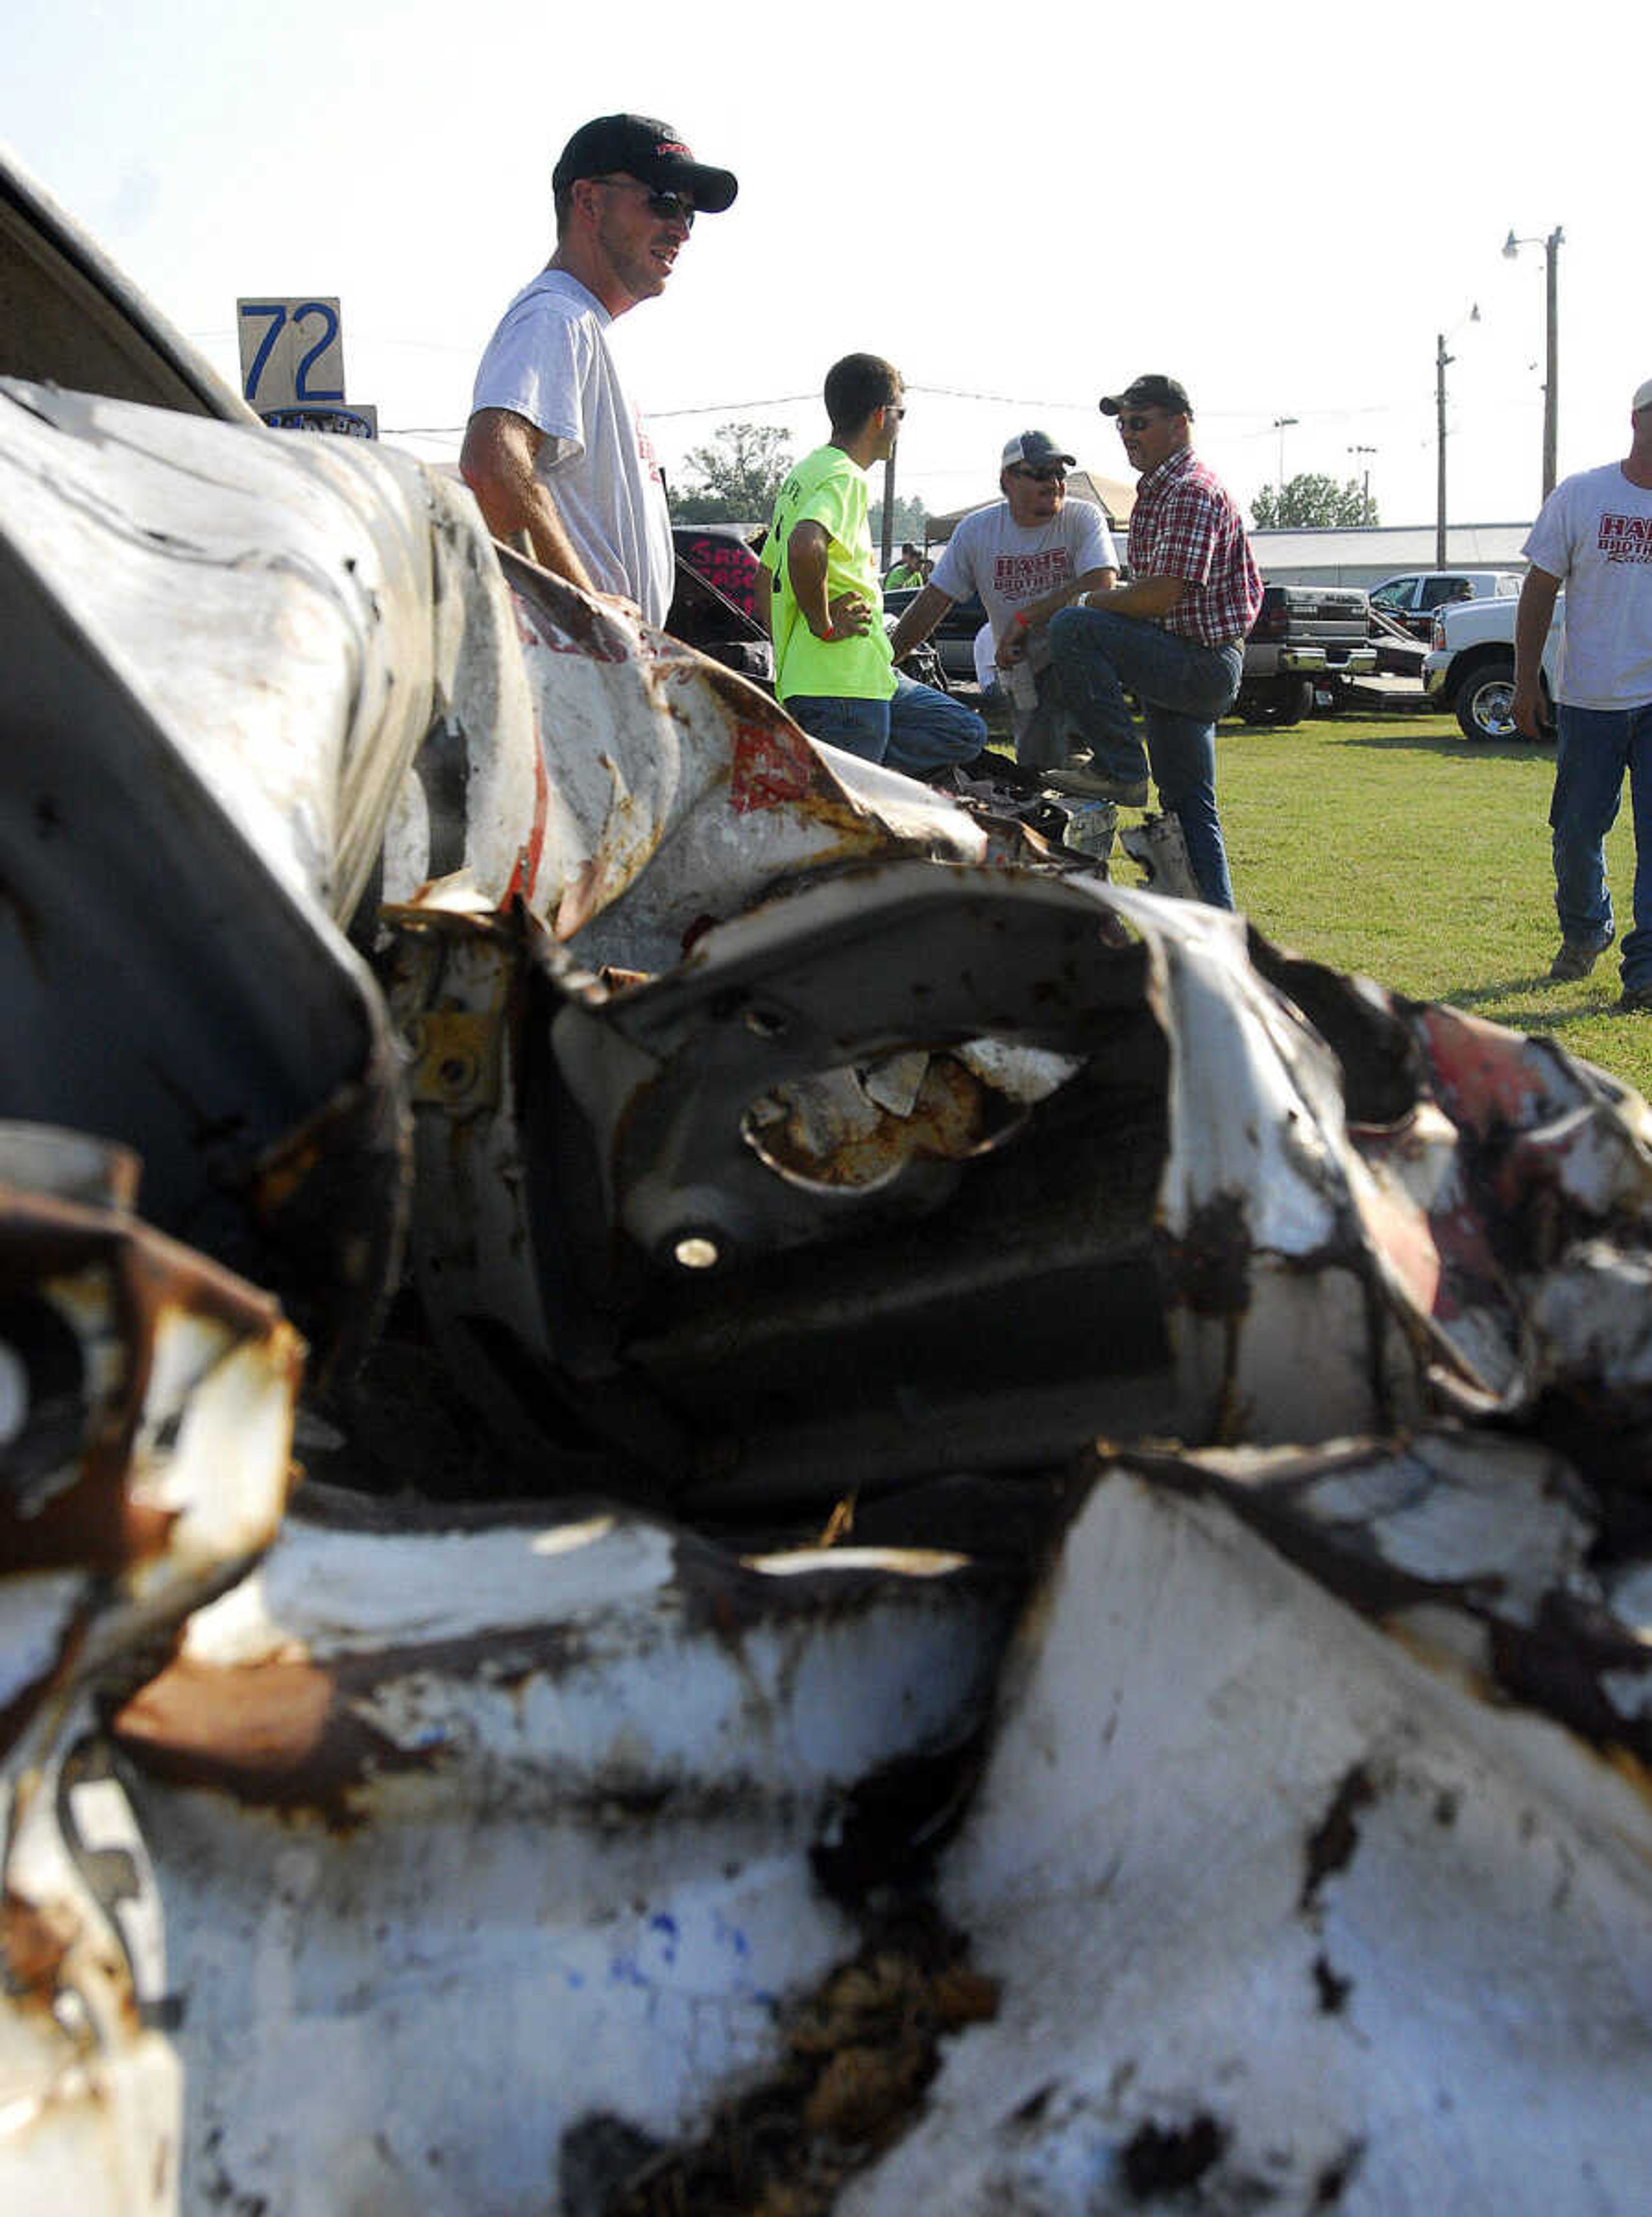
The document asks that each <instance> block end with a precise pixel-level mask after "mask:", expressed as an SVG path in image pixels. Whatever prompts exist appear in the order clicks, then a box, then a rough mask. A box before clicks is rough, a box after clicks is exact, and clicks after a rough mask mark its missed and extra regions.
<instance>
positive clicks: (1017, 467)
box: [1010, 462, 1067, 485]
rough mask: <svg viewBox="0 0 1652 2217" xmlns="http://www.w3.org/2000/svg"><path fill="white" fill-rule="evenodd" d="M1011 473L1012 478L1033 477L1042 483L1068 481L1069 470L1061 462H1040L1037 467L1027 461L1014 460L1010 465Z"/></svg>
mask: <svg viewBox="0 0 1652 2217" xmlns="http://www.w3.org/2000/svg"><path fill="white" fill-rule="evenodd" d="M1010 475H1011V476H1012V478H1033V479H1036V480H1037V482H1038V483H1039V484H1040V485H1065V484H1066V483H1067V472H1066V471H1065V470H1064V469H1063V468H1062V466H1061V463H1060V462H1040V463H1039V464H1038V465H1037V466H1036V468H1032V467H1029V466H1028V465H1027V464H1026V463H1025V462H1012V464H1011V465H1010Z"/></svg>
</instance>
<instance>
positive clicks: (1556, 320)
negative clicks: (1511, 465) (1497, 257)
mask: <svg viewBox="0 0 1652 2217" xmlns="http://www.w3.org/2000/svg"><path fill="white" fill-rule="evenodd" d="M1565 242H1566V234H1565V232H1563V231H1562V229H1561V227H1560V225H1558V224H1556V225H1555V227H1554V229H1553V230H1552V231H1551V232H1550V234H1549V236H1548V238H1516V237H1515V236H1514V233H1513V232H1512V231H1511V232H1510V233H1509V235H1508V237H1507V238H1506V239H1505V240H1504V241H1503V259H1504V261H1505V262H1513V261H1514V260H1515V259H1516V258H1517V257H1518V256H1519V251H1520V249H1521V248H1522V247H1523V246H1540V247H1542V249H1543V250H1544V254H1545V255H1546V256H1547V257H1548V262H1549V271H1548V276H1549V283H1548V323H1547V334H1548V342H1549V343H1548V347H1547V349H1546V355H1545V364H1544V380H1543V497H1544V499H1545V500H1547V499H1548V497H1549V496H1550V493H1551V492H1553V491H1554V490H1555V448H1556V433H1557V431H1558V429H1559V425H1560V272H1559V269H1558V267H1557V265H1556V257H1557V256H1558V255H1559V253H1560V250H1561V248H1562V246H1563V245H1564V244H1565Z"/></svg>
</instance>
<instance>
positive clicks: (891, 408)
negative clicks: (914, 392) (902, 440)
mask: <svg viewBox="0 0 1652 2217" xmlns="http://www.w3.org/2000/svg"><path fill="white" fill-rule="evenodd" d="M883 413H884V414H885V415H886V416H893V417H894V419H895V421H896V423H899V422H900V419H901V417H903V416H904V415H905V414H906V404H905V402H904V401H900V400H886V401H885V402H884V404H883Z"/></svg>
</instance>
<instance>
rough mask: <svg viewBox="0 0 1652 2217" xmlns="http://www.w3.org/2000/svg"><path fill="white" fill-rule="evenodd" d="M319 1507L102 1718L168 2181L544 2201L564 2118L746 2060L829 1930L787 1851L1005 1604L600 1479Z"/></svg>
mask: <svg viewBox="0 0 1652 2217" xmlns="http://www.w3.org/2000/svg"><path fill="white" fill-rule="evenodd" d="M308 1498H309V1497H306V1499H308ZM321 1506H322V1509H323V1510H324V1511H325V1521H323V1522H319V1523H317V1522H313V1521H312V1516H313V1515H314V1513H315V1512H314V1510H313V1509H312V1510H311V1512H310V1513H308V1514H306V1508H305V1505H304V1503H303V1502H301V1503H300V1506H299V1508H298V1510H296V1512H295V1513H294V1516H291V1517H290V1518H289V1519H288V1523H287V1526H286V1528H285V1529H284V1531H283V1534H282V1538H281V1540H280V1541H279V1542H278V1544H277V1545H276V1546H275V1548H274V1549H272V1551H271V1552H270V1553H269V1556H268V1557H267V1558H266V1559H265V1561H264V1563H263V1565H262V1567H261V1569H260V1570H259V1571H258V1572H257V1573H256V1574H255V1575H254V1576H253V1577H252V1578H250V1579H249V1580H248V1581H247V1582H246V1583H245V1584H244V1585H242V1586H240V1587H238V1588H237V1589H235V1590H232V1592H230V1593H228V1594H226V1596H224V1598H223V1599H222V1600H220V1602H218V1603H215V1604H214V1605H213V1607H211V1608H210V1609H204V1610H202V1611H201V1612H199V1613H197V1615H195V1617H194V1618H193V1619H192V1620H191V1622H190V1624H189V1629H188V1633H187V1634H186V1637H185V1639H184V1640H183V1643H182V1646H181V1649H180V1652H179V1655H178V1658H177V1659H176V1662H175V1663H174V1664H172V1665H171V1666H170V1668H169V1669H168V1670H166V1671H164V1673H163V1674H162V1675H161V1676H160V1677H158V1678H157V1679H155V1680H154V1681H153V1682H152V1683H151V1684H150V1685H148V1686H147V1687H146V1688H145V1689H143V1691H142V1692H141V1693H140V1694H139V1695H137V1697H136V1698H135V1699H134V1700H133V1701H132V1702H130V1703H129V1704H128V1705H127V1708H126V1709H125V1710H124V1711H123V1712H122V1714H121V1717H120V1719H119V1720H118V1725H117V1730H118V1732H119V1734H120V1736H121V1741H122V1743H123V1745H124V1746H125V1748H126V1750H127V1754H128V1756H129V1757H131V1758H132V1759H133V1769H132V1771H131V1778H132V1790H133V1796H134V1800H135V1806H136V1807H137V1809H138V1812H139V1819H140V1821H141V1824H142V1826H143V1830H144V1834H145V1838H146V1839H147V1840H148V1842H149V1843H150V1848H151V1852H152V1855H153V1856H154V1859H155V1865H156V1870H157V1874H158V1884H159V1888H160V1894H161V1899H162V1903H163V1905H164V1913H165V1918H166V1924H167V1931H168V1948H169V1965H170V1975H171V1977H172V1979H173V1980H174V1982H175V1985H176V1991H177V1992H179V1993H180V1994H181V1995H182V1996H183V1997H184V1998H185V2002H186V2006H185V2008H184V2010H183V2016H182V2021H181V2022H180V2024H179V2026H178V2029H177V2030H176V2035H175V2040H176V2046H177V2048H178V2052H179V2053H180V2056H181V2057H182V2059H183V2064H184V2068H185V2110H186V2123H185V2137H186V2142H187V2153H186V2158H185V2168H184V2181H185V2183H184V2198H185V2204H186V2206H187V2207H190V2208H207V2207H211V2206H213V2205H214V2204H215V2203H216V2202H219V2201H226V2200H229V2199H232V2198H249V2199H253V2200H262V2201H263V2202H264V2204H265V2206H267V2207H269V2208H272V2209H273V2208H280V2209H282V2210H283V2211H287V2212H291V2213H293V2217H304V2213H316V2217H322V2214H323V2213H327V2217H331V2213H334V2212H337V2211H338V2210H339V2209H341V2208H388V2207H391V2206H398V2207H417V2208H420V2209H423V2210H429V2211H431V2212H438V2211H440V2212H452V2213H455V2217H459V2213H463V2217H482V2213H486V2212H499V2213H504V2212H506V2211H510V2210H517V2209H522V2208H533V2207H541V2208H542V2207H548V2206H550V2207H554V2206H555V2180H556V2177H557V2174H558V2167H559V2163H560V2154H561V2149H562V2144H563V2140H564V2136H565V2135H566V2134H567V2133H568V2132H569V2131H570V2130H571V2129H572V2128H573V2127H576V2126H579V2125H580V2124H582V2123H585V2122H586V2121H589V2120H590V2119H591V2118H592V2117H593V2116H597V2117H600V2116H603V2115H617V2116H619V2117H622V2118H623V2119H624V2120H626V2121H627V2124H628V2127H629V2128H630V2129H632V2130H633V2131H636V2132H641V2133H646V2134H650V2135H652V2136H654V2137H656V2138H661V2137H663V2138H670V2137H671V2136H672V2135H674V2134H678V2133H679V2132H684V2131H688V2130H690V2129H691V2128H692V2127H693V2125H694V2124H695V2122H696V2120H697V2119H698V2118H699V2117H700V2116H701V2115H702V2113H703V2112H704V2110H705V2109H707V2107H708V2105H709V2103H711V2101H713V2100H714V2099H715V2098H716V2097H717V2096H718V2095H720V2094H721V2092H722V2091H723V2090H725V2089H726V2088H727V2086H728V2085H729V2084H731V2083H732V2082H733V2080H734V2079H735V2078H738V2077H739V2075H740V2074H741V2073H742V2072H747V2071H749V2070H751V2069H752V2068H754V2067H757V2068H762V2067H767V2066H770V2064H771V2063H772V2060H773V2059H774V2056H775V2053H776V2041H777V2031H776V2023H775V2007H776V2002H777V1998H778V1996H779V1995H780V1994H781V1992H783V1991H785V1990H787V1989H789V1988H790V1987H791V1986H792V1985H795V1982H796V1981H798V1980H799V1979H806V1978H807V1977H808V1976H810V1975H811V1974H812V1973H818V1972H819V1971H820V1970H821V1969H823V1968H824V1967H826V1965H827V1964H828V1963H829V1962H831V1961H833V1960H834V1959H835V1958H836V1957H837V1956H838V1955H841V1954H843V1953H844V1952H845V1950H847V1949H849V1948H852V1946H853V1932H854V1927H853V1924H852V1921H851V1919H850V1917H848V1916H847V1914H846V1913H845V1911H842V1910H841V1909H839V1908H838V1907H837V1906H836V1905H834V1904H833V1903H832V1901H831V1900H829V1899H827V1898H826V1896H825V1895H824V1894H823V1893H821V1892H820V1889H819V1887H817V1886H816V1884H815V1883H814V1879H813V1877H812V1874H811V1869H810V1862H809V1853H810V1850H811V1848H812V1846H813V1845H814V1843H817V1842H818V1841H820V1839H821V1838H822V1837H825V1836H826V1834H827V1832H828V1831H829V1830H830V1825H831V1822H832V1813H833V1812H834V1810H835V1809H836V1808H837V1807H838V1804H839V1803H840V1801H841V1800H842V1799H843V1798H844V1797H845V1796H846V1795H847V1794H849V1792H850V1790H851V1788H854V1787H855V1786H856V1785H857V1783H858V1782H860V1781H862V1780H863V1779H864V1778H865V1777H866V1776H867V1775H868V1774H869V1773H873V1772H875V1771H877V1770H879V1769H880V1768H881V1767H882V1766H884V1765H886V1764H888V1763H891V1762H892V1761H894V1760H895V1759H897V1758H899V1757H902V1756H906V1755H910V1754H915V1753H919V1752H924V1751H931V1750H932V1749H933V1748H934V1747H935V1746H936V1745H943V1746H944V1745H950V1744H951V1743H952V1742H953V1741H955V1740H956V1738H958V1737H959V1736H961V1735H962V1734H964V1733H967V1732H968V1731H969V1730H971V1729H972V1728H973V1727H974V1726H975V1725H977V1724H978V1723H979V1720H980V1717H981V1714H982V1710H983V1707H984V1704H985V1701H986V1700H987V1692H988V1689H989V1687H990V1683H991V1678H992V1670H993V1659H994V1658H995V1656H996V1654H997V1652H998V1649H999V1644H1000V1642H1001V1640H1002V1637H1003V1635H1004V1633H1005V1629H1006V1627H1007V1596H1006V1594H1005V1590H1004V1588H1003V1586H1002V1584H1001V1582H1000V1581H999V1579H997V1578H993V1577H992V1576H990V1575H987V1574H984V1573H983V1572H981V1571H980V1570H979V1569H977V1568H975V1567H974V1566H972V1565H969V1564H968V1563H967V1562H965V1561H964V1560H963V1559H961V1558H959V1557H956V1556H948V1555H937V1554H933V1553H922V1552H904V1553H903V1552H899V1551H897V1552H891V1553H878V1554H875V1555H871V1556H868V1555H867V1554H865V1553H856V1552H853V1551H848V1552H845V1553H843V1554H840V1555H839V1554H834V1553H829V1552H820V1551H804V1552H802V1553H794V1554H789V1555H787V1556H785V1557H783V1558H779V1559H773V1560H770V1559H763V1558H754V1559H749V1560H747V1561H745V1562H741V1561H739V1560H737V1559H734V1558H733V1557H731V1556H729V1555H727V1553H722V1552H721V1551H718V1550H715V1549H713V1548H711V1547H707V1546H705V1545H704V1544H703V1543H702V1542H700V1541H696V1540H695V1539H694V1538H693V1537H692V1536H691V1535H689V1534H687V1533H685V1532H683V1531H681V1530H678V1529H673V1528H670V1527H667V1526H662V1525H659V1524H657V1523H654V1522H651V1521H650V1520H648V1519H646V1518H643V1517H640V1516H634V1515H632V1514H628V1513H626V1512H622V1511H618V1510H615V1509H613V1508H612V1507H611V1506H604V1505H603V1504H591V1505H589V1506H587V1507H585V1508H581V1507H579V1506H578V1505H570V1504H564V1505H561V1506H560V1507H559V1508H558V1509H555V1510H553V1509H549V1508H537V1507H535V1505H534V1504H516V1505H514V1506H512V1507H511V1508H510V1509H509V1510H506V1509H504V1508H495V1509H493V1510H489V1511H486V1512H479V1513H477V1514H476V1515H474V1516H471V1517H470V1518H468V1519H467V1518H466V1517H465V1516H462V1515H461V1514H451V1515H444V1514H443V1512H442V1511H440V1510H432V1509H429V1508H426V1509H424V1510H420V1509H418V1508H410V1509H409V1510H408V1511H406V1512H405V1513H404V1512H402V1511H400V1510H398V1511H396V1512H394V1513H393V1514H389V1515H387V1514H385V1513H384V1512H378V1513H374V1511H373V1510H372V1509H371V1506H370V1504H369V1505H365V1506H364V1505H363V1504H357V1505H356V1509H355V1510H354V1511H352V1510H351V1508H350V1504H349V1501H348V1498H345V1497H332V1498H328V1499H327V1500H325V1502H324V1503H323V1504H321Z"/></svg>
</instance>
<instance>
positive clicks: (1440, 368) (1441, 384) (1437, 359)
mask: <svg viewBox="0 0 1652 2217" xmlns="http://www.w3.org/2000/svg"><path fill="white" fill-rule="evenodd" d="M1479 321H1480V309H1479V306H1478V305H1477V304H1476V306H1474V307H1472V308H1470V309H1469V312H1468V314H1467V315H1466V316H1465V317H1464V318H1463V323H1466V324H1477V323H1478V322H1479ZM1462 328H1463V324H1457V326H1456V327H1455V330H1453V333H1452V336H1453V337H1455V336H1456V333H1457V331H1460V330H1462ZM1445 336H1446V335H1445V332H1444V331H1441V332H1440V334H1439V337H1438V338H1437V339H1436V340H1435V342H1434V444H1435V448H1436V451H1437V454H1438V456H1439V460H1438V462H1437V465H1436V467H1437V470H1438V473H1439V474H1438V482H1437V485H1436V487H1435V493H1434V567H1435V568H1436V569H1437V570H1443V569H1444V568H1445V367H1446V364H1447V363H1448V362H1453V361H1456V360H1457V356H1456V355H1454V354H1447V353H1446V351H1445Z"/></svg>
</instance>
